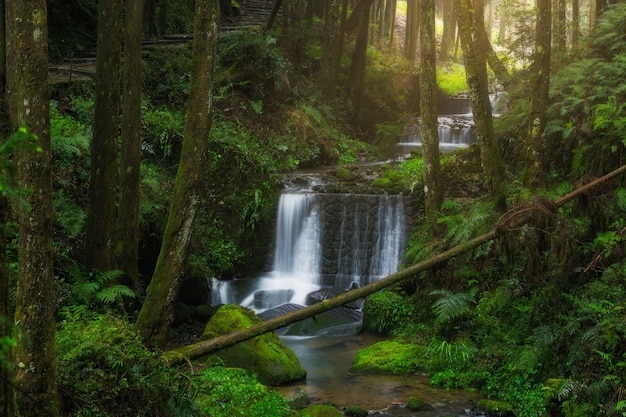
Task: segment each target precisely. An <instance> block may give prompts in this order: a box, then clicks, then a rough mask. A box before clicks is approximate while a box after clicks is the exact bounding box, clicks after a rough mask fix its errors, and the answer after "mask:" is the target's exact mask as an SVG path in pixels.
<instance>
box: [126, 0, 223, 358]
mask: <svg viewBox="0 0 626 417" xmlns="http://www.w3.org/2000/svg"><path fill="white" fill-rule="evenodd" d="M218 19H219V4H218V2H216V1H215V0H199V1H197V2H196V13H195V21H194V38H193V58H192V64H191V65H192V67H191V85H190V89H189V91H190V94H189V107H188V109H187V123H186V126H185V134H184V139H183V147H182V152H181V157H180V164H179V166H178V172H177V174H176V183H175V186H174V195H173V197H172V202H171V205H170V210H169V215H168V218H167V226H166V228H165V234H164V236H163V242H162V245H161V252H160V253H159V258H158V260H157V265H156V269H155V271H154V275H153V276H152V281H151V282H150V285H149V286H148V289H147V294H146V299H145V301H144V304H143V306H142V308H141V311H140V312H139V317H138V318H137V322H136V323H135V327H136V329H137V330H138V331H139V333H140V334H141V335H142V336H143V338H144V340H145V341H146V342H147V343H149V344H153V343H156V344H158V345H161V346H162V345H163V344H164V343H165V341H166V340H167V332H168V330H169V326H170V324H171V322H172V319H173V311H174V303H175V302H176V300H177V297H178V290H179V287H180V284H181V282H182V279H183V273H184V268H185V263H186V260H187V252H188V248H189V242H190V239H191V234H192V231H193V224H194V219H195V216H196V212H197V209H198V205H199V203H200V199H201V195H200V193H201V190H202V188H203V187H202V181H203V178H204V175H205V172H206V165H207V155H208V145H209V132H210V129H211V110H212V89H213V66H214V62H215V48H216V40H217V24H218Z"/></svg>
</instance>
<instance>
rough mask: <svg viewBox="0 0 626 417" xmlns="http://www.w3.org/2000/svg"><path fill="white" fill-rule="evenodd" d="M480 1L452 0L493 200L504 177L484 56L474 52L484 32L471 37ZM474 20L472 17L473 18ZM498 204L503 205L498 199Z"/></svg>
mask: <svg viewBox="0 0 626 417" xmlns="http://www.w3.org/2000/svg"><path fill="white" fill-rule="evenodd" d="M481 1H482V0H476V2H475V3H474V5H473V8H472V6H471V5H470V2H469V1H468V0H455V3H454V7H455V10H456V15H457V19H458V23H459V36H460V38H461V49H462V50H463V62H464V63H465V74H466V77H467V85H468V87H469V91H470V102H471V104H472V111H473V113H474V123H475V128H476V136H477V138H478V144H479V146H480V154H481V158H482V166H483V173H484V176H485V183H486V184H487V187H488V189H489V193H490V194H491V196H492V197H494V198H495V199H497V200H501V199H502V197H503V194H502V192H503V191H502V186H503V178H504V163H503V162H502V156H501V155H500V151H499V149H498V145H497V142H496V137H495V133H494V131H493V117H492V110H491V104H490V102H489V87H488V85H487V74H486V68H485V66H486V62H485V55H484V53H482V54H477V51H476V50H477V49H478V48H482V49H483V51H484V48H485V44H486V43H485V39H484V38H485V35H484V34H485V31H484V30H477V31H476V36H477V37H482V38H483V39H482V41H481V40H475V39H474V38H473V37H472V21H474V22H475V25H476V26H480V25H482V22H483V20H482V15H481V13H482V10H483V7H482V5H481V3H480V2H481ZM472 9H473V10H476V16H475V17H472V15H471V13H470V10H472ZM474 19H475V20H474ZM501 204H504V202H503V201H501Z"/></svg>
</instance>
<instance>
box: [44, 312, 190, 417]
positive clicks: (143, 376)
mask: <svg viewBox="0 0 626 417" xmlns="http://www.w3.org/2000/svg"><path fill="white" fill-rule="evenodd" d="M56 347H57V355H58V356H57V361H58V370H59V373H58V382H59V393H60V396H61V404H62V412H63V414H64V415H68V416H69V415H76V416H90V417H109V416H163V415H182V414H184V409H185V408H187V409H192V408H193V402H192V401H191V400H189V399H188V398H187V397H186V396H185V395H182V396H181V395H179V394H178V392H177V387H178V386H179V380H181V379H182V375H181V374H179V373H177V372H176V371H174V370H171V369H170V368H166V367H164V366H163V364H161V363H159V361H158V356H157V355H156V354H155V353H153V352H151V351H149V350H147V349H146V348H145V347H144V345H143V344H142V342H141V340H140V338H139V336H138V335H137V334H136V333H135V332H134V331H133V330H132V329H131V326H130V325H129V324H128V323H126V322H124V321H122V320H120V319H119V318H116V317H114V316H111V315H99V316H96V317H95V318H92V319H90V320H84V319H76V318H72V317H70V318H68V319H67V320H65V321H64V322H62V323H61V328H60V330H58V331H57V334H56Z"/></svg>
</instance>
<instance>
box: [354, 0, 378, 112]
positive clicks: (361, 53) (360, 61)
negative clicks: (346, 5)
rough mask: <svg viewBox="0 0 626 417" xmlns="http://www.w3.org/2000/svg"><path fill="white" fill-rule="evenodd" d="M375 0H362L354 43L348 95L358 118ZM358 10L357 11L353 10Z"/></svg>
mask: <svg viewBox="0 0 626 417" xmlns="http://www.w3.org/2000/svg"><path fill="white" fill-rule="evenodd" d="M372 2H373V0H361V1H359V5H361V8H360V11H359V19H358V22H359V23H358V26H357V33H356V40H355V44H354V53H353V55H352V62H351V63H350V70H349V75H348V97H349V99H350V102H351V104H352V116H353V118H354V119H355V120H357V119H358V117H359V114H360V111H361V102H362V97H363V82H364V80H365V65H366V63H367V38H368V35H369V23H370V9H371V6H372ZM354 13H357V12H356V9H355V11H354V12H353V14H354Z"/></svg>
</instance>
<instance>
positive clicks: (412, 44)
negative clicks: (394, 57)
mask: <svg viewBox="0 0 626 417" xmlns="http://www.w3.org/2000/svg"><path fill="white" fill-rule="evenodd" d="M419 14H420V8H419V2H418V0H408V1H407V4H406V33H405V37H406V38H405V42H404V56H405V57H406V59H408V60H409V62H411V63H415V61H416V59H417V40H418V37H419V30H420V23H419V22H420V18H419Z"/></svg>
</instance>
